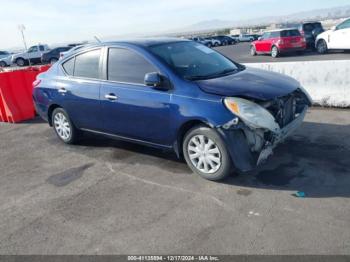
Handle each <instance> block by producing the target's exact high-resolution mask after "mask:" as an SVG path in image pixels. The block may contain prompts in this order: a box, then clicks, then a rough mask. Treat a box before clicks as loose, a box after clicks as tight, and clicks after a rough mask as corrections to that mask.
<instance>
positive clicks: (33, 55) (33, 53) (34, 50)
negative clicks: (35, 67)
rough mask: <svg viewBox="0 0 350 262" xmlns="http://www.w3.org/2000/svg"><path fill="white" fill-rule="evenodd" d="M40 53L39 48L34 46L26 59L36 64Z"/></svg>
mask: <svg viewBox="0 0 350 262" xmlns="http://www.w3.org/2000/svg"><path fill="white" fill-rule="evenodd" d="M38 52H39V48H38V46H32V47H31V48H29V50H28V52H27V57H26V58H27V59H30V61H31V62H33V63H34V62H36V61H35V58H36V57H37V56H38Z"/></svg>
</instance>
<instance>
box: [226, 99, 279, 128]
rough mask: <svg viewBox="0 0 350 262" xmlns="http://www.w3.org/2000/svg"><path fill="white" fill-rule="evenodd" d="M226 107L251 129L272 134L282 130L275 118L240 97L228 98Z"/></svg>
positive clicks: (260, 107) (258, 106) (263, 109)
mask: <svg viewBox="0 0 350 262" xmlns="http://www.w3.org/2000/svg"><path fill="white" fill-rule="evenodd" d="M224 103H225V106H226V107H227V109H229V110H230V111H231V112H232V113H234V114H235V115H236V116H238V117H239V118H240V119H241V120H242V121H243V122H244V123H245V124H246V125H248V126H249V127H251V128H263V129H268V130H270V131H272V132H278V131H279V130H280V127H279V125H278V124H277V123H276V121H275V118H274V117H273V116H272V115H271V114H270V112H269V111H267V110H266V109H265V108H263V107H262V106H260V105H258V104H255V103H253V102H251V101H249V100H246V99H243V98H238V97H227V98H225V100H224Z"/></svg>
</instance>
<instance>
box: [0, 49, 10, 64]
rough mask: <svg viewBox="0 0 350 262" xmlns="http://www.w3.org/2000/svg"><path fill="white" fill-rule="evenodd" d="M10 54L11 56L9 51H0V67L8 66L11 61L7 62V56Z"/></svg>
mask: <svg viewBox="0 0 350 262" xmlns="http://www.w3.org/2000/svg"><path fill="white" fill-rule="evenodd" d="M10 56H11V54H10V53H9V52H7V51H0V67H5V66H9V65H10V64H11V61H10V62H8V57H10ZM10 60H11V59H10Z"/></svg>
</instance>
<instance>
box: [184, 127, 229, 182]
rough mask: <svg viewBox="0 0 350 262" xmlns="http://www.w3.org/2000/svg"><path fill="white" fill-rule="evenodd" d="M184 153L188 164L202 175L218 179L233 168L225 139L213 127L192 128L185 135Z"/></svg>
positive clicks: (209, 178)
mask: <svg viewBox="0 0 350 262" xmlns="http://www.w3.org/2000/svg"><path fill="white" fill-rule="evenodd" d="M182 147H183V153H184V157H185V160H186V162H187V164H188V166H189V167H190V168H191V169H192V171H194V172H195V173H197V174H198V175H200V176H201V177H203V178H205V179H208V180H212V181H218V180H221V179H224V178H225V177H227V176H228V175H230V172H231V170H232V161H231V158H230V156H229V154H228V151H227V149H226V146H225V143H224V141H223V140H222V139H221V137H220V136H219V134H218V133H217V132H216V131H214V130H213V129H211V128H209V127H205V126H197V127H194V128H192V129H191V130H189V131H188V132H187V134H186V135H185V139H184V141H183V145H182Z"/></svg>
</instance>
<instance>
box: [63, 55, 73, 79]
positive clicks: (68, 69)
mask: <svg viewBox="0 0 350 262" xmlns="http://www.w3.org/2000/svg"><path fill="white" fill-rule="evenodd" d="M74 63H75V57H73V58H71V59H69V60H68V61H67V62H64V64H63V65H62V67H63V69H64V71H65V72H66V73H67V74H68V75H70V76H72V75H73V74H74Z"/></svg>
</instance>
